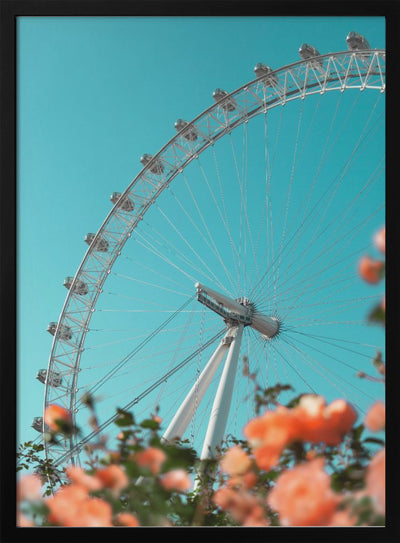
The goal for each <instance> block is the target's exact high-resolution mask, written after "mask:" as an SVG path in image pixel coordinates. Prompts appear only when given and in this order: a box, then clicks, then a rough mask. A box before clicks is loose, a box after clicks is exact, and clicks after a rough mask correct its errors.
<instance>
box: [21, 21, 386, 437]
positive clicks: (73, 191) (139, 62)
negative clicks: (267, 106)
mask: <svg viewBox="0 0 400 543" xmlns="http://www.w3.org/2000/svg"><path fill="white" fill-rule="evenodd" d="M351 30H355V31H357V32H359V33H361V34H363V35H364V36H366V38H367V39H368V41H369V42H370V45H371V47H372V48H384V47H385V21H384V18H376V17H357V18H355V17H354V18H352V17H326V18H324V17H304V18H301V17H20V18H18V25H17V50H18V61H17V76H18V79H17V86H18V87H17V88H18V93H17V108H18V109H17V114H18V148H17V153H18V171H17V174H18V385H19V389H18V398H19V401H18V423H19V428H18V431H19V440H24V441H25V440H28V439H33V438H35V437H36V436H37V433H36V432H35V431H34V430H33V429H32V428H31V427H30V424H31V421H32V418H33V417H34V416H40V415H41V412H42V404H43V385H42V384H41V383H40V382H39V381H37V380H36V379H35V375H36V372H37V370H38V369H40V368H45V367H46V366H47V363H48V358H49V354H50V350H51V344H52V337H51V336H50V334H49V333H48V332H47V331H46V328H47V325H48V323H49V322H50V321H56V320H57V319H58V316H59V314H60V312H61V309H62V305H63V303H64V300H65V296H66V294H67V290H66V289H65V288H64V287H63V285H62V282H63V279H64V277H66V276H73V275H74V274H75V271H76V269H77V268H78V266H79V264H80V262H81V259H82V258H83V256H84V254H85V252H86V249H87V245H86V244H85V243H84V241H83V238H84V236H85V234H86V233H87V232H96V231H97V229H98V227H99V226H100V225H101V223H102V222H103V220H104V218H105V217H106V215H107V214H108V212H109V210H110V209H111V204H110V202H109V196H110V194H111V193H112V192H113V191H120V192H122V191H123V190H124V189H125V188H126V187H127V186H128V184H129V183H130V182H131V181H132V180H133V178H134V177H135V176H136V174H137V173H138V172H139V171H140V169H141V165H140V162H139V158H140V156H141V155H142V154H143V153H150V154H155V153H156V152H157V151H158V150H159V149H160V148H161V147H162V146H163V145H164V144H165V143H166V142H167V141H168V140H169V139H170V138H171V137H172V136H174V135H175V130H174V122H175V121H176V120H177V119H178V118H183V119H186V120H191V119H193V118H194V117H196V116H197V115H199V114H200V112H201V111H203V110H204V109H206V108H208V107H209V106H210V105H212V103H213V99H212V92H213V91H214V89H215V88H217V87H220V88H222V89H226V90H227V91H229V92H231V91H233V90H234V89H236V88H238V87H240V86H242V85H243V84H244V83H246V82H247V81H250V80H253V79H254V73H253V68H254V66H255V64H256V63H257V62H263V63H265V64H267V65H269V66H271V67H272V68H273V69H276V68H279V67H281V66H284V65H287V64H291V63H293V62H296V61H298V60H299V55H298V48H299V46H300V44H301V43H303V42H307V43H310V44H312V45H314V46H315V47H316V48H317V49H318V50H319V51H320V53H321V54H326V53H328V52H334V51H345V50H346V49H347V46H346V41H345V39H346V35H347V34H348V32H349V31H351ZM375 100H376V97H375V96H374V97H373V99H372V98H371V99H370V98H368V97H367V99H366V104H367V105H366V107H368V108H370V109H372V108H373V105H374V104H375ZM335 104H336V102H333V101H331V99H330V98H328V99H327V101H326V105H324V106H322V101H321V106H322V107H325V108H326V109H325V111H326V115H328V114H329V115H333V112H334V110H335V107H336V106H335ZM286 107H288V108H289V106H286ZM322 107H321V109H322ZM357 107H358V106H357ZM314 112H315V109H314V106H312V107H311V105H310V106H309V104H308V102H307V100H306V101H305V105H304V111H303V113H304V116H305V117H306V119H308V120H310V119H311V118H312V115H313V113H314ZM361 112H362V108H361V109H360V114H361ZM285 119H287V120H285V121H284V122H287V123H288V124H287V125H285V124H284V125H283V126H282V128H283V130H286V133H285V134H286V136H285V137H287V141H288V142H289V139H290V135H292V136H293V134H295V132H296V129H297V127H298V116H297V114H296V116H294V115H293V118H291V115H290V112H289V114H288V117H285ZM344 119H345V116H343V119H342V120H343V122H344ZM305 122H306V121H305ZM278 124H279V116H278V113H276V116H275V117H274V118H272V119H271V127H273V128H274V129H275V130H278ZM305 126H306V127H307V126H311V125H307V124H306V125H305ZM313 126H314V125H313ZM261 128H262V127H261ZM261 128H260V129H261ZM324 130H325V129H324V128H323V127H322V125H321V128H320V130H318V129H317V130H316V136H315V137H316V138H317V139H318V138H319V139H321V138H322V137H323V135H324ZM382 137H383V136H381V140H380V144H382V141H383V140H382ZM356 140H357V138H356V139H355V135H354V133H353V131H352V130H351V126H347V128H346V130H344V132H343V133H342V134H341V140H340V145H341V146H340V149H341V150H342V151H343V152H344V150H345V149H346V148H347V147H348V146H350V145H353V146H354V142H355V141H356ZM282 141H286V140H282ZM290 141H291V140H290ZM288 144H289V143H288ZM335 152H336V151H335ZM307 153H308V154H307ZM335 156H336V155H333V156H332V157H331V160H332V161H333V162H332V166H331V168H332V171H333V170H334V167H335V164H334V163H335ZM206 160H207V159H205V162H204V164H206V165H207V161H206ZM279 160H281V162H279ZM304 160H305V161H308V162H309V163H310V169H311V167H312V166H315V164H312V162H313V161H314V160H315V159H314V157H313V153H312V150H311V151H310V150H309V149H308V151H307V150H306V151H305V155H304ZM373 160H374V157H373V156H366V157H365V158H364V160H363V161H361V162H360V164H359V166H358V169H357V170H356V171H355V172H354V175H358V176H360V177H363V176H364V177H367V175H368V174H369V173H370V172H371V170H372V169H373V168H374V167H375V166H376V164H375V166H374V164H373ZM220 164H221V167H222V169H224V168H225V162H224V159H221V163H220ZM306 164H307V162H306ZM228 168H229V166H226V171H228ZM283 168H284V160H283V157H281V159H279V155H278V158H277V170H280V171H283ZM289 170H290V168H289V169H288V171H289ZM249 171H252V170H251V169H250V170H249ZM187 175H188V176H189V175H190V172H189V173H188V174H187ZM254 175H256V170H254ZM288 175H290V174H288ZM193 176H195V174H194V173H193ZM302 182H303V181H302ZM304 182H305V181H304ZM199 183H200V182H199ZM298 187H299V188H298V189H296V190H299V192H298V193H297V192H294V194H293V197H295V196H296V197H297V196H299V195H300V194H301V191H302V188H301V187H302V185H301V184H300V185H298ZM174 190H175V189H174ZM349 190H350V189H349ZM376 190H377V197H378V196H380V197H381V198H382V196H383V193H382V188H380V189H376ZM379 191H380V192H379ZM177 194H178V188H177ZM249 194H250V196H251V194H252V189H251V188H250V189H249ZM345 194H347V193H346V192H344V193H343V197H344V196H345ZM348 194H350V192H349V193H348ZM196 196H197V197H198V198H199V202H203V204H204V205H206V202H205V198H206V195H205V194H203V195H202V194H200V193H198V192H196ZM186 198H188V196H187V195H186ZM226 198H227V199H228V200H229V194H227V196H226ZM372 200H373V199H372ZM186 202H187V205H188V210H190V211H189V213H190V214H192V216H193V217H194V216H195V215H194V213H195V211H194V207H193V205H194V204H193V203H191V202H190V201H189V200H186ZM174 205H175V204H174V202H173V198H172V197H171V196H170V195H167V196H166V197H165V200H164V203H163V210H164V211H166V212H168V213H171V216H172V217H174V216H175V211H176V209H175V208H174ZM366 205H367V203H366ZM228 206H229V202H228ZM252 206H254V208H253V207H252ZM256 208H257V201H256V200H255V201H254V202H253V203H249V210H251V211H253V209H254V210H255V209H256ZM371 209H372V208H371ZM176 216H177V215H176ZM280 217H281V218H280V219H279V220H280V221H282V215H281V216H280ZM383 217H384V216H383V215H382V213H381V214H378V215H377V216H376V217H374V219H373V220H372V221H371V223H370V226H369V227H367V228H366V229H365V232H364V234H363V235H364V236H365V239H363V241H362V244H363V243H365V244H368V243H370V238H371V236H372V234H373V232H374V231H375V230H376V229H377V228H378V227H379V226H380V225H381V224H382V223H383V220H382V219H383ZM178 220H182V223H179V222H177V226H178V227H179V228H182V229H183V231H184V228H185V227H184V222H183V219H178V218H177V221H178ZM279 220H278V222H279ZM149 221H153V222H152V224H153V225H154V227H155V228H159V229H162V228H163V226H162V222H161V221H160V219H159V218H158V217H157V216H156V213H155V212H154V216H152V215H149ZM158 221H159V222H158ZM143 234H144V235H145V231H143ZM193 236H194V237H195V234H193ZM216 239H218V238H216ZM196 243H198V246H199V247H200V251H203V252H202V253H201V254H202V256H203V257H204V258H205V259H206V258H207V256H206V255H207V253H206V251H205V249H204V247H202V246H201V241H200V240H196ZM301 243H302V242H300V245H299V247H298V250H299V251H301ZM313 251H314V249H312V250H311V253H310V254H313ZM370 253H371V254H374V255H375V256H377V255H376V253H374V250H373V248H372V246H371V248H370ZM127 254H128V256H130V257H132V256H134V255H132V253H129V252H128V253H127ZM357 258H358V256H355V258H354V266H356V265H357ZM152 263H153V264H154V265H155V266H157V263H156V261H154V262H153V261H152V260H151V258H150V260H149V261H148V263H147V264H148V265H149V266H151V265H152ZM159 272H160V273H163V274H168V269H167V268H165V269H164V267H162V266H161V267H160V268H159ZM121 273H126V268H123V267H122V268H121ZM138 277H140V278H141V280H145V279H146V277H147V271H146V269H143V270H142V272H141V275H139V276H138ZM192 286H193V282H190V283H189V285H188V287H186V285H182V289H183V290H184V291H185V292H188V290H187V289H188V288H189V290H190V288H192ZM210 286H212V285H210ZM114 287H115V288H116V289H118V288H119V289H120V292H121V290H124V289H125V286H123V285H122V284H119V283H118V281H117V280H116V279H115V281H114V283H111V287H110V289H111V288H114ZM382 288H383V287H381V286H379V287H365V286H364V285H362V286H361V287H360V289H361V290H360V293H358V294H357V296H360V297H362V296H370V295H376V294H379V293H380V292H381V291H382ZM178 290H179V289H178ZM124 292H125V291H124ZM126 293H127V294H130V293H129V291H128V290H127V291H126ZM136 294H137V293H136ZM183 301H184V298H183V297H178V298H176V299H174V298H173V297H171V295H170V293H164V298H163V300H162V303H161V302H160V305H162V306H163V307H169V308H171V309H172V308H174V309H175V308H176V307H178V306H180V305H181V304H182V303H183ZM105 303H106V304H107V303H108V302H105ZM112 303H113V302H111V301H110V302H109V303H108V305H104V306H100V308H101V307H102V308H103V309H105V308H108V309H110V308H111V307H114V306H112V305H110V304H112ZM115 307H117V306H115ZM118 307H121V305H119V306H118ZM122 307H123V308H124V309H128V308H129V307H130V306H127V305H124V306H122ZM141 307H142V306H141ZM366 307H367V308H368V305H367V306H366ZM364 314H365V312H364ZM103 315H105V313H103ZM109 315H110V313H108V314H107V318H108V319H109V320H107V321H104V322H103V321H102V320H101V317H102V315H100V317H99V320H98V321H96V323H99V324H98V325H99V326H100V324H102V325H103V324H104V327H105V328H107V326H112V327H115V323H117V324H118V326H116V327H117V328H118V327H119V326H121V327H122V328H124V329H125V330H128V329H131V330H132V331H133V330H135V333H136V334H137V335H140V333H145V329H146V326H145V325H147V323H146V322H144V320H143V319H145V317H143V318H142V317H141V316H140V314H138V315H139V317H138V318H139V319H140V322H139V321H132V319H133V317H132V314H129V319H130V320H127V319H128V317H127V316H126V314H125V315H124V314H122V315H118V316H116V315H114V316H113V318H114V319H115V320H114V321H111V320H110V319H111V317H110V318H109ZM136 316H137V315H136ZM161 318H165V316H164V317H161ZM155 322H160V319H158V321H155ZM110 323H111V324H110ZM96 325H97V324H95V321H94V323H93V327H95V326H96ZM148 327H149V329H150V327H151V321H150V320H149V323H148ZM138 332H139V333H138ZM347 332H348V334H350V335H347V336H346V334H345V335H344V336H343V335H342V336H341V337H345V338H346V339H347V341H350V339H351V337H352V336H351V331H347ZM347 332H346V333H347ZM132 336H134V333H133V332H132ZM113 337H115V338H116V339H122V335H116V336H113ZM125 337H126V338H128V337H129V333H127V334H125ZM112 340H113V338H111V339H110V337H109V336H107V338H106V340H105V341H106V342H109V341H112ZM177 341H179V337H177ZM96 342H97V340H94V341H93V343H90V340H88V343H89V344H90V345H95V344H96ZM135 342H137V340H136V339H135V340H133V341H132V342H128V347H127V346H126V345H127V343H122V344H118V347H115V349H114V347H113V348H112V349H110V350H109V351H108V350H105V351H104V352H103V353H102V356H104V360H103V362H104V361H105V360H112V359H113V358H112V357H115V358H116V359H118V357H122V356H124V352H127V351H130V350H132V349H133V347H134V346H135V344H136V343H135ZM196 342H197V344H198V340H196ZM196 342H194V343H196ZM370 342H371V344H373V345H380V344H381V345H382V348H383V345H384V337H383V332H382V330H376V329H373V330H371V333H370ZM98 344H101V340H99V341H98ZM320 348H322V349H324V345H323V344H321V346H320ZM325 348H327V349H328V350H329V347H327V346H325ZM124 349H125V350H124ZM171 349H172V350H173V347H171ZM155 350H156V348H155ZM373 351H374V350H373V349H372V354H374V352H373ZM164 352H165V351H164ZM171 352H172V351H171ZM284 352H285V353H286V351H284ZM174 356H176V362H177V361H179V360H180V356H181V353H178V352H175V354H174ZM205 356H206V355H204V358H205ZM285 356H290V355H289V353H286V354H285ZM313 356H314V357H317V356H318V355H317V353H316V352H314V353H313ZM346 356H347V357H348V358H347V361H348V362H349V363H351V362H352V359H351V357H352V355H351V354H350V352H348V353H347V354H346ZM349 357H350V358H349ZM154 358H156V356H155V357H154ZM88 360H89V361H90V363H92V362H93V363H94V361H95V360H96V358H95V357H94V358H93V357H92V358H90V355H89V359H88ZM203 362H204V360H203ZM100 363H101V361H100V362H99V365H100ZM144 363H145V362H144ZM199 364H200V362H199ZM366 368H367V369H369V366H368V364H367V366H366ZM134 371H136V370H134ZM278 372H279V370H278ZM271 373H272V370H271ZM353 373H354V372H353ZM156 374H157V368H156V369H155V374H154V375H156ZM132 375H133V374H131V376H130V378H131V377H132ZM277 375H278V374H277ZM280 378H281V380H284V379H285V373H283V374H281V375H280ZM358 386H360V387H361V386H364V383H360V382H358ZM365 386H367V385H365ZM368 386H369V385H368ZM325 387H326V388H325ZM328 387H329V384H328V383H327V382H325V383H322V384H321V383H320V386H318V391H321V392H322V393H325V392H326V393H327V394H329V392H328ZM130 394H131V393H129V391H128V392H127V394H126V395H125V396H124V400H123V401H121V403H123V402H124V401H125V402H127V401H129V397H131V396H130ZM336 395H338V394H336ZM371 395H372V396H375V390H372V389H371ZM166 396H167V394H166ZM118 401H119V400H118ZM119 405H120V404H119ZM109 414H110V415H111V414H112V413H111V412H110V413H109Z"/></svg>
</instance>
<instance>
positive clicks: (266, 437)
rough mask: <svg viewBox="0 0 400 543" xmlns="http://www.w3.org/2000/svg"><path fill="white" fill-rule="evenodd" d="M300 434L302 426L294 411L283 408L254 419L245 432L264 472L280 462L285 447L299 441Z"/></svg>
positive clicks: (256, 459) (279, 407)
mask: <svg viewBox="0 0 400 543" xmlns="http://www.w3.org/2000/svg"><path fill="white" fill-rule="evenodd" d="M299 432H300V424H299V421H298V419H297V417H295V416H294V414H293V410H290V409H287V408H286V407H283V406H278V407H277V409H276V410H275V411H266V412H265V413H264V414H263V415H261V416H260V417H256V418H254V419H252V420H251V421H250V422H249V423H248V424H247V425H246V426H245V428H244V430H243V433H244V435H245V437H246V438H247V440H248V442H249V444H250V446H251V447H252V448H253V450H254V457H255V461H256V463H257V465H258V467H259V468H261V469H264V470H269V469H270V468H271V467H272V466H274V465H275V464H277V463H278V462H279V458H280V455H281V453H282V451H283V449H284V447H285V446H286V445H287V444H288V443H290V442H291V441H293V440H294V439H297V438H298V436H299Z"/></svg>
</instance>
